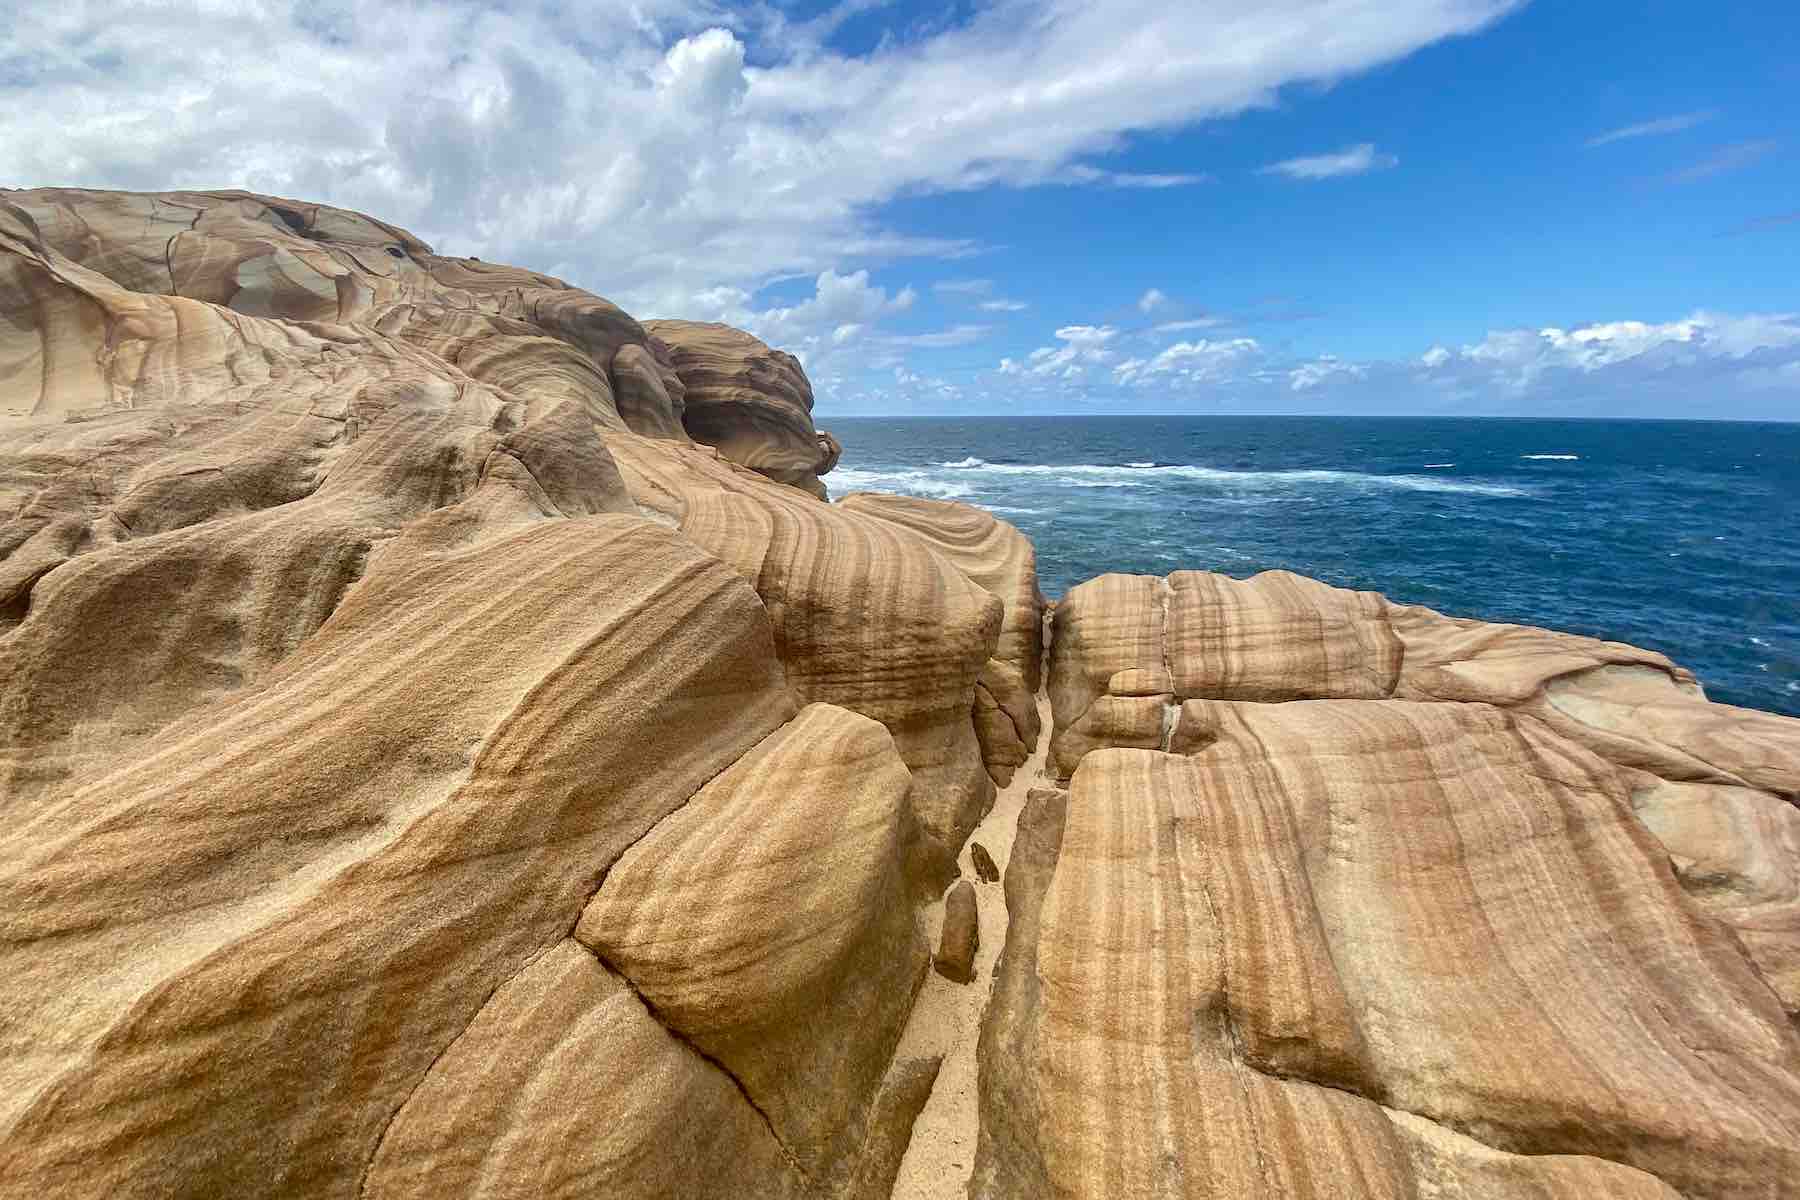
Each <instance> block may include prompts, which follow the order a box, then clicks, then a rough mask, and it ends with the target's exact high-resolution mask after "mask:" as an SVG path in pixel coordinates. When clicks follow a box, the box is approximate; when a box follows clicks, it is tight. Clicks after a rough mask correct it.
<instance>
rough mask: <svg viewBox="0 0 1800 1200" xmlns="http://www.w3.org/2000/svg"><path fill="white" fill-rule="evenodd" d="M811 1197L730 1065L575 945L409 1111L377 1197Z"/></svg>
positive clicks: (498, 1008)
mask: <svg viewBox="0 0 1800 1200" xmlns="http://www.w3.org/2000/svg"><path fill="white" fill-rule="evenodd" d="M571 1194H600V1195H609V1196H633V1197H640V1196H641V1197H646V1198H648V1197H657V1198H666V1200H686V1198H688V1197H719V1198H720V1200H725V1198H727V1197H739V1196H768V1197H772V1198H778V1197H785V1196H801V1195H805V1194H806V1192H805V1182H804V1180H803V1179H801V1177H800V1175H799V1173H798V1172H797V1171H795V1170H794V1168H793V1166H792V1164H791V1163H790V1162H789V1161H788V1160H787V1158H786V1156H785V1155H784V1154H783V1153H782V1149H781V1145H780V1143H778V1142H777V1141H776V1140H775V1137H774V1135H773V1134H772V1133H771V1132H770V1131H769V1128H768V1126H767V1125H765V1124H764V1123H763V1122H762V1120H761V1119H760V1118H759V1117H758V1115H757V1112H756V1110H755V1109H754V1108H753V1107H751V1105H750V1104H749V1103H748V1102H747V1101H746V1100H745V1099H744V1097H743V1095H742V1094H741V1093H740V1092H739V1091H738V1090H737V1088H736V1087H735V1086H734V1085H733V1083H732V1080H731V1079H730V1077H729V1076H727V1075H726V1074H725V1072H724V1071H723V1070H721V1069H720V1068H719V1067H717V1066H715V1065H714V1064H712V1063H710V1062H708V1061H707V1060H706V1059H705V1058H704V1057H702V1056H701V1055H700V1054H698V1053H697V1052H695V1051H694V1050H693V1049H692V1048H691V1047H689V1046H688V1045H687V1044H686V1043H684V1042H683V1041H682V1040H681V1039H680V1038H679V1037H677V1036H675V1035H674V1034H672V1033H670V1032H669V1031H668V1030H667V1029H665V1028H664V1027H663V1026H662V1025H661V1024H659V1023H658V1022H657V1021H656V1019H655V1018H654V1017H652V1016H651V1015H650V1013H649V1011H648V1010H647V1009H646V1008H645V1007H644V1004H643V1001H642V1000H640V999H639V998H638V997H637V996H636V995H635V994H634V993H633V992H632V990H631V988H630V987H629V986H628V985H627V984H626V983H625V982H624V981H623V980H621V979H620V978H619V977H618V976H617V975H614V974H613V973H612V972H610V971H608V970H607V969H606V967H604V966H603V965H601V963H600V962H599V960H597V959H596V958H595V957H594V956H593V955H592V954H591V953H590V952H588V951H587V950H586V949H585V948H583V947H582V946H580V945H579V944H577V943H576V942H574V941H572V940H565V941H562V942H559V943H558V944H557V945H556V946H554V947H552V948H551V949H550V950H549V951H547V952H546V953H545V954H544V955H543V957H541V958H539V959H537V960H536V961H535V962H533V963H532V964H531V965H530V966H528V967H526V968H525V969H524V970H522V971H521V972H519V974H518V975H516V976H514V977H513V978H511V979H509V980H507V981H506V982H505V983H504V984H502V985H501V986H500V989H499V990H498V991H497V992H495V993H494V997H493V999H492V1000H490V1001H488V1003H487V1004H485V1005H484V1006H482V1009H481V1012H480V1013H479V1014H478V1015H477V1016H476V1018H475V1020H474V1021H473V1022H471V1023H470V1025H469V1027H468V1029H466V1030H464V1031H463V1033H462V1035H461V1036H460V1037H458V1038H457V1039H456V1041H455V1042H454V1043H452V1044H451V1046H450V1048H449V1049H448V1050H447V1051H445V1053H444V1056H443V1057H442V1058H441V1059H439V1060H438V1061H437V1062H436V1063H435V1064H433V1066H432V1068H431V1071H430V1073H429V1074H428V1075H427V1076H426V1077H425V1080H424V1082H423V1083H421V1084H420V1085H419V1088H418V1090H417V1091H415V1092H414V1093H413V1094H412V1095H411V1096H410V1097H409V1098H408V1099H407V1101H406V1103H405V1105H404V1106H403V1107H402V1108H401V1109H400V1111H399V1112H398V1113H397V1114H396V1115H395V1117H394V1121H393V1124H392V1125H391V1126H389V1128H388V1131H387V1133H386V1136H384V1137H383V1138H382V1140H381V1145H380V1148H379V1149H378V1150H377V1151H376V1154H375V1161H374V1162H373V1163H371V1164H370V1167H369V1173H368V1178H367V1181H366V1183H365V1184H364V1186H363V1189H362V1192H361V1195H362V1196H363V1197H367V1200H396V1198H397V1197H405V1198H408V1200H411V1198H414V1197H433V1198H435V1197H443V1196H457V1197H468V1198H470V1200H477V1198H478V1200H535V1198H536V1197H540V1196H562V1195H571Z"/></svg>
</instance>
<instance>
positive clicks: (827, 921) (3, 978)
mask: <svg viewBox="0 0 1800 1200" xmlns="http://www.w3.org/2000/svg"><path fill="white" fill-rule="evenodd" d="M811 403H812V396H811V388H810V385H809V384H808V382H807V380H806V377H805V374H804V372H803V371H802V370H801V368H800V366H799V364H798V362H797V361H796V360H794V359H793V358H792V357H791V356H788V355H786V354H783V353H781V352H780V351H778V350H774V349H771V348H769V347H767V346H764V345H763V344H762V343H760V342H758V341H756V339H754V338H752V337H750V336H749V335H748V334H744V333H741V332H740V331H737V330H732V329H728V328H726V327H722V326H708V325H698V324H692V323H688V322H679V321H671V322H652V323H650V324H648V325H640V324H639V323H638V322H636V321H634V320H633V319H632V318H631V317H629V316H628V315H626V314H625V313H623V312H621V311H620V310H619V309H618V308H616V307H615V306H613V305H611V304H609V303H607V302H606V301H605V300H602V299H600V298H598V297H596V296H593V295H590V294H588V293H586V292H583V291H580V290H578V289H575V288H571V287H569V286H567V285H566V284H563V283H562V282H561V281H558V280H555V279H551V278H548V277H546V276H541V275H537V274H534V273H532V272H529V271H524V270H519V269H516V268H511V267H502V266H495V265H492V264H486V263H480V262H475V261H471V260H460V259H451V258H445V257H440V256H437V255H435V254H433V253H432V252H431V251H430V249H429V248H428V247H426V246H425V245H424V244H423V243H421V242H419V241H418V240H417V239H416V238H414V237H412V236H411V235H409V234H407V233H405V232H404V231H402V230H399V229H395V228H393V227H391V226H387V225H384V224H382V223H381V222H379V221H375V220H372V219H370V218H367V217H363V216H360V215H358V214H354V213H348V212H344V211H341V210H337V209H332V208H328V207H324V206H319V205H311V204H304V203H297V202H293V201H288V200H280V199H275V198H269V197H259V196H251V195H247V194H244V193H236V192H220V193H199V192H184V193H168V194H159V195H134V194H125V193H97V192H80V191H68V190H45V191H35V192H0V812H4V815H5V818H6V819H5V822H4V825H3V826H0V1196H17V1197H31V1198H32V1200H39V1198H40V1197H42V1196H44V1195H56V1196H59V1197H60V1196H71V1197H100V1196H109V1197H110V1196H168V1195H233V1196H258V1195H264V1196H273V1195H320V1196H345V1197H349V1196H369V1197H385V1198H403V1197H431V1198H432V1200H437V1198H439V1197H442V1196H483V1197H527V1196H542V1195H586V1194H606V1195H616V1196H643V1197H650V1196H667V1197H677V1196H680V1197H695V1196H717V1197H739V1196H792V1197H808V1198H810V1197H882V1196H887V1195H888V1194H889V1192H890V1189H892V1188H893V1186H894V1180H895V1178H896V1173H897V1172H899V1171H900V1170H901V1162H902V1158H903V1156H905V1155H906V1152H907V1150H908V1141H909V1138H910V1136H911V1131H912V1126H913V1123H914V1118H915V1116H916V1115H917V1114H918V1113H919V1112H921V1110H923V1109H925V1108H926V1107H927V1105H928V1104H929V1103H930V1100H931V1096H932V1091H933V1087H934V1081H935V1080H936V1079H937V1078H938V1066H937V1061H936V1060H935V1059H931V1058H917V1057H905V1056H904V1055H903V1054H902V1053H901V1052H900V1050H899V1048H900V1047H902V1046H903V1045H905V1044H908V1030H909V1025H911V1024H914V1023H915V1021H914V1019H915V1016H916V1009H915V998H916V997H917V996H918V995H919V994H920V989H921V987H922V986H925V980H926V977H927V972H928V968H929V964H930V962H931V958H932V950H933V948H934V946H935V944H936V943H935V942H934V940H933V937H932V931H933V929H934V928H935V927H936V925H937V923H938V922H939V920H940V917H939V912H940V908H939V906H940V905H941V903H942V902H941V900H940V897H941V896H942V895H943V894H944V893H945V891H946V889H947V888H948V887H949V885H950V884H951V883H952V881H953V880H954V879H955V877H956V875H957V873H958V866H957V862H958V858H959V854H962V853H963V850H964V843H965V842H966V840H967V839H968V837H969V834H970V832H971V831H972V830H973V829H974V828H975V827H976V825H977V823H979V822H981V821H982V818H983V816H984V814H986V813H988V811H989V806H990V805H991V804H992V803H993V798H994V795H995V789H996V788H997V787H1000V788H1008V789H1009V790H1008V791H1006V792H1005V793H1003V800H1005V801H1006V803H1004V804H1003V805H1002V806H1001V807H999V808H996V809H994V813H993V816H992V817H990V818H989V821H988V824H987V825H986V826H984V827H983V828H984V835H983V836H984V838H985V837H986V830H987V829H989V828H992V827H993V826H994V824H995V823H996V822H997V821H998V820H999V818H1000V817H1001V816H1002V815H1003V814H1005V815H1006V816H1007V825H1008V827H1009V828H1008V830H1007V831H1006V836H1005V837H1001V838H997V839H996V840H995V841H994V842H993V845H994V846H996V847H998V848H999V855H998V856H999V860H1000V861H998V862H997V864H995V865H997V866H998V868H1000V869H1001V870H1002V871H1003V872H1004V896H1003V898H1002V895H1001V893H1000V891H999V890H998V889H994V888H992V887H991V885H989V884H988V883H987V880H988V874H987V871H986V870H985V869H984V870H983V871H982V872H981V874H980V879H981V880H982V881H983V886H984V887H988V888H989V891H988V894H987V895H986V896H984V897H983V898H982V899H981V901H980V904H981V906H982V912H983V915H982V917H981V926H982V929H983V930H984V931H988V930H990V929H992V928H994V927H993V926H992V925H991V924H990V922H991V921H992V920H993V919H994V918H995V917H996V916H1001V914H1003V916H1001V919H1000V923H999V925H998V929H999V930H1000V931H1002V932H1003V933H1004V949H1003V950H1002V951H1001V953H1000V958H999V962H998V965H997V966H996V967H995V969H994V970H993V971H991V972H985V973H983V974H981V975H979V976H977V977H976V978H975V979H974V980H973V982H971V983H970V984H968V985H967V987H968V988H969V989H973V994H974V996H975V999H973V1000H971V1001H970V1002H969V1004H967V1005H958V1006H950V1007H943V1006H940V1010H939V1011H942V1012H952V1011H954V1012H955V1013H964V1012H967V1013H972V1014H975V1017H971V1018H969V1024H968V1028H967V1029H966V1030H963V1031H961V1035H960V1036H965V1037H967V1038H970V1039H973V1038H974V1037H975V1033H976V1029H975V1018H976V1017H978V1018H979V1019H980V1033H979V1037H980V1055H979V1063H980V1077H979V1088H978V1092H979V1096H978V1103H973V1104H970V1105H967V1106H966V1107H967V1108H968V1110H969V1113H968V1117H967V1119H968V1120H969V1121H970V1122H971V1123H973V1122H974V1121H975V1119H976V1116H977V1113H978V1117H979V1125H978V1128H970V1129H967V1130H965V1131H963V1132H964V1133H965V1134H966V1135H967V1141H968V1143H969V1144H970V1145H976V1144H977V1143H978V1146H979V1149H978V1153H977V1154H975V1155H973V1156H967V1155H965V1156H963V1159H967V1161H963V1160H962V1159H958V1160H956V1161H953V1162H952V1161H946V1162H945V1163H944V1164H943V1165H944V1172H941V1173H940V1174H938V1175H933V1176H931V1179H932V1181H933V1182H931V1184H930V1187H932V1188H934V1189H936V1190H935V1191H933V1192H931V1193H930V1194H933V1195H945V1196H950V1195H962V1194H964V1193H965V1191H966V1192H967V1193H968V1194H972V1195H977V1196H992V1197H999V1196H1017V1197H1037V1196H1157V1197H1165V1196H1166V1197H1176V1196H1182V1197H1219V1198H1221V1200H1222V1198H1225V1197H1241V1196H1270V1197H1274V1196H1306V1195H1311V1196H1378V1195H1379V1196H1395V1197H1416V1198H1418V1200H1432V1198H1435V1197H1500V1198H1504V1200H1511V1198H1512V1197H1521V1198H1523V1197H1534V1198H1535V1197H1543V1196H1555V1197H1570V1198H1573V1197H1589V1196H1618V1197H1634V1198H1635V1197H1646V1198H1648V1197H1672V1196H1677V1195H1680V1196H1688V1197H1746V1198H1748V1197H1776V1196H1783V1197H1785V1196H1800V1184H1796V1182H1795V1181H1796V1180H1797V1179H1800V1151H1797V1150H1796V1147H1800V1037H1797V1034H1796V1026H1795V1023H1794V1021H1795V1016H1796V1014H1797V1013H1800V813H1797V812H1796V810H1795V808H1794V804H1793V801H1794V797H1795V796H1796V795H1797V794H1800V722H1795V721H1791V720H1786V719H1783V718H1779V717H1773V716H1770V715H1768V714H1762V713H1754V712H1748V711H1745V710H1738V709H1731V708H1726V707H1724V706H1719V705H1713V704H1710V703H1708V702H1706V700H1705V699H1704V697H1703V696H1701V695H1700V694H1699V690H1698V688H1697V687H1696V685H1695V684H1694V682H1693V680H1692V678H1691V677H1690V676H1688V675H1687V674H1686V673H1685V672H1683V671H1681V670H1680V669H1679V668H1677V667H1675V666H1674V665H1673V664H1671V663H1669V662H1668V661H1667V660H1666V659H1663V658H1661V657H1660V656H1658V655H1654V654H1650V653H1647V652H1644V651H1640V650H1636V649H1633V648H1631V647H1626V646H1620V645H1616V644H1613V643H1604V642H1596V641H1593V640H1591V639H1584V638H1576V637H1572V636H1569V635H1563V634H1556V633H1550V632H1546V631H1543V630H1532V629H1524V628H1519V627H1511V626H1492V625H1484V624H1481V623H1479V622H1470V621H1460V620H1456V619H1453V618H1449V617H1444V616H1441V615H1439V614H1437V613H1433V612H1430V611H1428V610H1424V609H1418V608H1408V607H1404V606H1402V605H1398V604H1395V603H1393V602H1391V601H1388V600H1386V599H1384V598H1382V597H1379V596H1374V595H1369V594H1358V593H1349V592H1343V591H1340V590H1337V589H1332V588H1328V587H1326V586H1325V585H1323V584H1318V583H1315V582H1313V581H1311V580H1306V579H1302V578H1300V577H1297V576H1291V575H1284V574H1278V573H1277V574H1269V575H1263V576H1258V577H1257V578H1255V579H1252V580H1243V581H1240V580H1231V579H1227V578H1225V577H1223V576H1218V575H1210V574H1204V573H1200V572H1180V573H1177V574H1176V575H1173V576H1170V577H1169V578H1168V579H1166V580H1164V579H1155V578H1148V577H1135V576H1106V577H1103V578H1101V579H1098V580H1094V581H1091V582H1089V583H1086V584H1083V585H1081V586H1080V587H1077V588H1075V589H1074V590H1072V591H1071V592H1070V594H1069V595H1068V596H1067V597H1066V598H1065V599H1064V600H1063V601H1062V602H1061V603H1060V604H1059V605H1058V606H1057V608H1056V610H1055V615H1054V620H1053V622H1052V625H1053V629H1054V637H1053V639H1051V641H1050V642H1049V644H1048V648H1046V643H1045V640H1044V637H1043V629H1044V621H1043V613H1044V604H1043V600H1042V598H1041V597H1040V596H1039V594H1038V590H1037V580H1036V567H1035V556H1034V553H1033V551H1032V547H1031V545H1030V543H1029V542H1028V541H1027V540H1026V539H1025V538H1024V537H1022V536H1021V535H1020V534H1019V533H1018V532H1017V531H1016V530H1014V529H1013V528H1012V527H1011V526H1008V525H1006V524H1005V523H1004V522H1001V521H997V520H995V519H994V518H993V517H992V516H990V515H988V514H987V513H984V512H981V511H979V510H977V509H973V508H970V507H968V506H965V505H956V504H946V503H941V502H934V501H926V500H917V499H912V498H906V497H892V496H879V495H871V494H860V495H857V496H853V497H850V498H848V499H846V500H845V501H843V502H842V503H839V504H823V503H820V499H821V498H822V496H823V492H824V489H823V486H822V485H821V484H820V482H819V476H820V475H822V474H824V473H825V472H827V471H829V469H830V467H831V466H832V465H833V464H834V463H835V461H836V458H837V454H838V447H837V445H836V443H835V441H834V440H833V439H831V437H830V435H829V434H824V433H821V432H819V431H817V430H816V429H815V428H814V427H813V425H812V421H811V416H810V410H811ZM1043 690H1047V693H1048V696H1049V698H1050V701H1051V702H1052V706H1051V710H1050V711H1051V713H1052V717H1053V729H1052V730H1051V731H1049V732H1050V734H1051V739H1052V740H1051V742H1050V746H1049V762H1048V766H1047V769H1048V772H1049V773H1050V775H1051V776H1053V777H1055V778H1059V779H1063V780H1067V781H1068V785H1067V787H1066V788H1044V787H1041V786H1039V787H1036V788H1035V789H1033V790H1031V791H1030V798H1029V800H1026V799H1024V798H1023V792H1024V790H1025V789H1028V788H1031V787H1032V785H1034V784H1041V783H1042V782H1043V779H1042V778H1040V772H1039V768H1038V766H1037V763H1038V762H1039V759H1040V758H1041V757H1042V752H1041V751H1040V752H1039V757H1037V758H1034V757H1032V751H1033V748H1034V747H1035V746H1036V745H1037V743H1038V739H1039V736H1040V728H1039V721H1040V718H1039V698H1040V695H1041V694H1042V691H1043ZM1015 776H1016V777H1015ZM1027 776H1030V777H1029V778H1028V777H1027ZM1014 811H1020V812H1021V815H1020V817H1019V818H1018V822H1017V830H1016V835H1017V836H1016V837H1014V836H1012V830H1011V828H1010V826H1011V825H1012V821H1011V816H1010V814H1011V813H1012V812H1014ZM959 887H960V890H959V891H958V892H957V894H958V895H962V894H963V893H964V892H966V891H967V889H968V888H969V887H970V885H969V884H967V883H965V884H962V885H959ZM990 944H991V945H992V946H999V945H1001V942H999V941H993V940H992V939H991V938H990V937H989V936H988V934H987V932H984V933H983V935H982V937H981V945H982V946H983V947H984V950H983V953H984V954H985V953H987V949H986V948H988V947H990ZM939 982H940V983H941V982H942V981H939ZM947 986H954V985H947ZM934 1019H935V1018H934ZM959 1019H961V1018H959ZM915 1032H916V1030H915ZM954 1033H955V1031H950V1033H946V1034H945V1035H944V1036H943V1037H938V1038H936V1039H935V1041H936V1042H937V1043H941V1044H950V1043H952V1042H954V1041H955V1040H956V1037H955V1036H951V1035H952V1034H954ZM913 1040H915V1041H918V1042H921V1043H926V1042H932V1041H933V1040H934V1039H932V1038H924V1037H920V1038H915V1039H913ZM959 1061H966V1060H959ZM965 1073H966V1072H965ZM934 1111H935V1112H938V1113H939V1114H940V1115H941V1114H942V1113H962V1112H963V1111H964V1109H963V1108H962V1107H958V1106H954V1105H945V1106H940V1107H939V1108H938V1109H936V1110H934ZM935 1119H936V1118H934V1120H935ZM955 1119H959V1120H960V1119H963V1118H962V1117H956V1118H955ZM928 1124H929V1122H925V1121H922V1122H920V1125H921V1128H924V1127H926V1126H927V1125H928ZM932 1127H933V1128H936V1127H937V1126H935V1125H934V1126H932ZM908 1186H910V1185H908ZM909 1194H911V1193H909Z"/></svg>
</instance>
